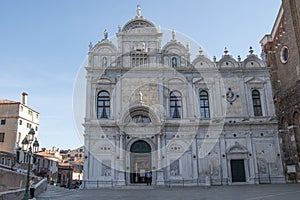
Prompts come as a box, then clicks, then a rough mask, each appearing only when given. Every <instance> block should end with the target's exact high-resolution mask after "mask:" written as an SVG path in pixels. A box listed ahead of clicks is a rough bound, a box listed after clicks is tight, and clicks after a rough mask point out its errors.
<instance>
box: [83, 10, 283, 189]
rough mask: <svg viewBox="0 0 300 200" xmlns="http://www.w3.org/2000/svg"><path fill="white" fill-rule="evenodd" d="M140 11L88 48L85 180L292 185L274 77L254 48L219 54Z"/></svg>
mask: <svg viewBox="0 0 300 200" xmlns="http://www.w3.org/2000/svg"><path fill="white" fill-rule="evenodd" d="M170 34H171V35H170V37H171V40H170V41H168V42H167V43H166V44H163V43H162V38H163V37H164V34H163V33H162V31H161V30H160V27H159V26H157V27H156V26H155V25H154V24H153V23H152V22H150V21H148V20H146V19H145V18H144V17H142V16H141V10H140V7H139V6H138V9H137V15H136V17H135V18H134V19H132V20H130V21H129V22H127V23H126V24H125V25H124V26H123V27H122V28H121V27H119V29H118V32H117V33H116V38H117V43H116V44H114V43H113V42H112V41H110V40H109V39H108V33H107V31H105V32H104V39H103V40H101V41H99V42H98V43H97V44H95V45H93V44H92V43H91V44H90V48H89V53H88V57H89V59H88V65H87V66H86V71H87V75H86V81H87V88H86V102H87V103H86V117H85V122H84V128H85V135H84V140H85V148H86V150H85V164H84V186H85V187H86V188H95V187H102V186H111V185H131V184H144V183H145V173H146V172H147V171H151V172H152V174H153V178H152V182H153V184H154V185H168V184H183V182H184V184H186V185H205V184H212V185H227V184H229V185H230V184H239V183H243V184H244V183H246V184H257V183H270V182H271V183H275V182H276V183H278V182H284V177H283V172H282V164H281V155H280V149H279V143H278V131H277V120H276V117H275V112H274V104H273V99H272V90H271V84H270V73H269V69H268V68H267V66H266V64H265V63H264V62H263V61H262V60H260V59H259V58H258V57H257V56H256V55H254V54H253V50H252V49H250V51H249V55H248V57H247V58H246V59H245V60H241V58H238V59H237V60H235V59H234V58H233V57H232V56H230V55H229V52H228V50H227V49H225V51H224V55H223V57H222V58H221V59H220V60H217V59H216V58H213V60H210V59H209V58H207V57H206V56H205V54H204V52H203V50H201V49H200V50H199V53H198V55H197V56H196V58H195V59H193V60H191V52H190V51H191V50H190V44H189V43H187V44H184V45H183V44H182V43H180V41H178V40H177V37H176V33H175V32H174V31H173V32H172V33H170Z"/></svg>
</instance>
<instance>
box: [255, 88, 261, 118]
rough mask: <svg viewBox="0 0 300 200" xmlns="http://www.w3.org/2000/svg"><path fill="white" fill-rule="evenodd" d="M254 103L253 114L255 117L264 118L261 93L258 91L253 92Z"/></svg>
mask: <svg viewBox="0 0 300 200" xmlns="http://www.w3.org/2000/svg"><path fill="white" fill-rule="evenodd" d="M252 102H253V112H254V116H262V115H263V114H262V108H261V100H260V93H259V91H258V90H253V91H252Z"/></svg>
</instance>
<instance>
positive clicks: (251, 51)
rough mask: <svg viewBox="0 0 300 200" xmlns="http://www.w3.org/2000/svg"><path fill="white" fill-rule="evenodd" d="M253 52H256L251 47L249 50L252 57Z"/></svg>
mask: <svg viewBox="0 0 300 200" xmlns="http://www.w3.org/2000/svg"><path fill="white" fill-rule="evenodd" d="M253 52H254V50H253V48H252V47H250V48H249V53H250V55H252V54H253Z"/></svg>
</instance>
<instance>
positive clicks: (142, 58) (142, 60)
mask: <svg viewBox="0 0 300 200" xmlns="http://www.w3.org/2000/svg"><path fill="white" fill-rule="evenodd" d="M147 64H148V55H147V54H144V53H136V54H131V65H132V67H138V66H143V65H145V66H146V65H147Z"/></svg>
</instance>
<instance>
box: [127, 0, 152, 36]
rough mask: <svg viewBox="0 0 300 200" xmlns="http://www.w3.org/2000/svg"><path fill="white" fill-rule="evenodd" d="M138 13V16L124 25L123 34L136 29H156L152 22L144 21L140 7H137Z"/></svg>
mask: <svg viewBox="0 0 300 200" xmlns="http://www.w3.org/2000/svg"><path fill="white" fill-rule="evenodd" d="M136 12H137V16H136V17H135V18H134V19H132V20H130V21H129V22H127V23H126V24H125V25H124V27H123V29H122V32H127V31H129V30H132V29H135V28H155V26H154V24H153V23H152V22H150V21H148V20H146V19H144V18H143V16H142V15H141V7H140V5H138V6H137V11H136Z"/></svg>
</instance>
